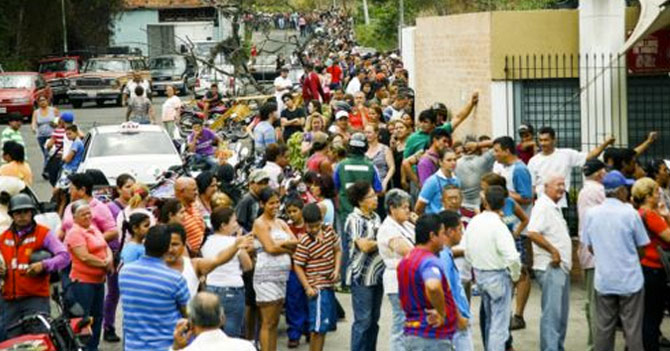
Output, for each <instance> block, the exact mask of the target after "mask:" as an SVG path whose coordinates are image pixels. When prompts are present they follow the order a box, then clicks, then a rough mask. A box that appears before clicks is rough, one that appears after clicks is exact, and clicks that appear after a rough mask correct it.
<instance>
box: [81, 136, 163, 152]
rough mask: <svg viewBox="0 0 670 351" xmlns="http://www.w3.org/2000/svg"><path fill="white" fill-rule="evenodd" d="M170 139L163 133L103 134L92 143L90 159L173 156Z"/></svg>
mask: <svg viewBox="0 0 670 351" xmlns="http://www.w3.org/2000/svg"><path fill="white" fill-rule="evenodd" d="M173 154H175V149H174V146H173V144H172V141H170V137H168V136H167V134H165V133H163V132H157V131H156V132H140V133H101V134H98V135H97V136H96V137H95V138H93V140H92V141H91V151H90V152H89V157H104V156H125V155H173Z"/></svg>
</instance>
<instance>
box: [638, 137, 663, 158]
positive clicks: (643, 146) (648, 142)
mask: <svg viewBox="0 0 670 351" xmlns="http://www.w3.org/2000/svg"><path fill="white" fill-rule="evenodd" d="M657 138H658V132H651V133H649V136H648V137H647V139H645V141H643V142H642V144H640V145H638V146H636V147H635V149H634V150H635V156H640V155H641V154H643V153H644V152H645V151H647V149H649V147H650V146H651V144H653V143H654V142H655V141H656V139H657Z"/></svg>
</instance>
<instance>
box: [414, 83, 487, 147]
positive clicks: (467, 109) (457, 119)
mask: <svg viewBox="0 0 670 351" xmlns="http://www.w3.org/2000/svg"><path fill="white" fill-rule="evenodd" d="M478 103H479V93H478V92H476V91H475V92H474V93H472V96H471V97H470V101H468V103H467V104H466V105H465V106H464V107H463V108H462V109H461V110H460V111H459V112H458V113H457V114H456V116H454V118H452V119H451V121H449V122H447V123H445V124H443V125H441V126H439V127H437V128H443V129H446V130H447V131H448V132H449V133H453V132H454V130H455V129H456V128H458V126H459V125H461V123H463V122H464V121H465V119H466V118H468V116H470V113H471V112H472V110H473V109H474V108H475V106H477V104H478ZM437 115H438V112H437V111H435V110H433V109H427V110H423V111H422V112H421V113H420V114H419V130H417V131H416V132H414V133H412V135H410V136H409V138H407V142H405V151H404V152H403V156H404V158H409V157H410V156H412V155H414V154H415V153H416V152H417V151H420V150H424V149H426V148H427V147H428V146H429V145H428V144H429V142H430V133H431V132H432V131H433V129H435V128H436V126H437Z"/></svg>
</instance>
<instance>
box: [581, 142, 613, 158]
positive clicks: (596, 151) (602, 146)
mask: <svg viewBox="0 0 670 351" xmlns="http://www.w3.org/2000/svg"><path fill="white" fill-rule="evenodd" d="M615 141H616V139H615V138H614V137H613V136H611V137H609V138H607V139H606V140H605V142H604V143H602V144H600V145H598V147H596V148H595V149H593V150H591V152H589V154H588V155H586V159H587V160H591V159H594V158H596V157H598V156H600V154H602V153H603V151H605V148H607V147H608V146H610V145H612V144H614V142H615Z"/></svg>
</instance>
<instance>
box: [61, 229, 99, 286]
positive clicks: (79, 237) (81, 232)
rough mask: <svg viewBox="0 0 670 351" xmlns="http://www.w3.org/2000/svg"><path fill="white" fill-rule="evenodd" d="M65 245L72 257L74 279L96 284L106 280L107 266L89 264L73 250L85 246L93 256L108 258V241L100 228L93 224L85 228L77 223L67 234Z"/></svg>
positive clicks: (72, 276) (72, 277)
mask: <svg viewBox="0 0 670 351" xmlns="http://www.w3.org/2000/svg"><path fill="white" fill-rule="evenodd" d="M65 245H66V246H67V250H68V252H69V253H70V257H71V258H72V271H71V272H70V279H72V281H79V282H82V283H94V284H95V283H103V282H105V277H107V271H106V269H105V268H102V267H93V266H89V265H87V264H86V263H84V262H83V261H82V260H80V259H79V258H78V257H77V255H75V254H74V251H73V249H74V248H77V247H81V246H84V247H85V248H86V251H88V253H90V254H92V255H93V256H95V257H97V258H99V259H101V260H105V259H107V247H108V246H107V241H105V237H104V236H103V235H102V233H100V231H99V230H98V229H96V228H95V227H94V226H93V225H91V226H89V227H88V229H85V228H82V227H81V226H79V225H78V224H76V223H75V224H74V225H73V226H72V228H71V229H70V230H69V231H68V232H67V234H66V235H65Z"/></svg>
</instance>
